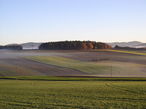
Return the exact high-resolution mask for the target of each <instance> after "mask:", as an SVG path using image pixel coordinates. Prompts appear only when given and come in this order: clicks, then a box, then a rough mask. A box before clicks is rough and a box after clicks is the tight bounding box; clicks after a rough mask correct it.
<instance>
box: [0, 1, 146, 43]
mask: <svg viewBox="0 0 146 109" xmlns="http://www.w3.org/2000/svg"><path fill="white" fill-rule="evenodd" d="M60 40H61V41H63V40H94V41H100V42H123V41H125V42H128V41H142V42H146V0H0V45H2V44H9V43H24V42H49V41H60Z"/></svg>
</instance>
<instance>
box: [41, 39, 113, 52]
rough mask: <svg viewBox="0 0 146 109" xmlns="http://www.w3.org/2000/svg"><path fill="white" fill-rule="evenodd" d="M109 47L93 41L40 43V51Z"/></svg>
mask: <svg viewBox="0 0 146 109" xmlns="http://www.w3.org/2000/svg"><path fill="white" fill-rule="evenodd" d="M109 48H112V47H111V46H110V45H108V44H106V43H102V42H95V41H59V42H47V43H42V44H41V45H40V46H39V49H40V50H75V49H78V50H79V49H109Z"/></svg>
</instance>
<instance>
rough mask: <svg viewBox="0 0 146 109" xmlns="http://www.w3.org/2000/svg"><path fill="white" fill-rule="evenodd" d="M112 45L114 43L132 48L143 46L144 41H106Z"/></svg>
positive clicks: (144, 45)
mask: <svg viewBox="0 0 146 109" xmlns="http://www.w3.org/2000/svg"><path fill="white" fill-rule="evenodd" d="M108 44H109V45H111V46H112V47H115V46H116V45H118V46H120V47H132V48H145V47H146V43H143V42H139V41H131V42H111V43H108Z"/></svg>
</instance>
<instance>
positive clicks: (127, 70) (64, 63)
mask: <svg viewBox="0 0 146 109" xmlns="http://www.w3.org/2000/svg"><path fill="white" fill-rule="evenodd" d="M27 58H28V59H31V60H34V61H37V62H41V63H45V64H48V65H55V66H60V67H66V68H71V69H74V70H78V71H81V72H84V73H85V75H88V74H90V75H98V76H108V77H109V76H115V77H124V76H125V77H126V76H127V77H128V76H129V75H133V76H136V77H139V76H141V75H145V72H144V70H143V69H145V67H146V65H141V64H136V63H125V62H117V61H100V62H91V61H89V62H87V61H79V60H74V59H70V58H64V57H51V56H33V57H27ZM131 68H132V69H131ZM111 73H112V74H111Z"/></svg>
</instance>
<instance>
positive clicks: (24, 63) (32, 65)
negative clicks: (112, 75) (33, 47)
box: [1, 58, 87, 76]
mask: <svg viewBox="0 0 146 109" xmlns="http://www.w3.org/2000/svg"><path fill="white" fill-rule="evenodd" d="M1 61H2V62H4V63H5V64H10V65H13V66H20V67H23V68H26V69H30V70H33V71H37V72H39V73H40V74H41V75H48V76H70V75H72V76H78V75H87V74H86V73H85V72H81V71H79V70H75V69H71V68H65V67H61V66H55V65H50V64H45V63H41V62H38V61H34V60H29V59H25V58H18V59H4V60H3V59H1Z"/></svg>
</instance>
